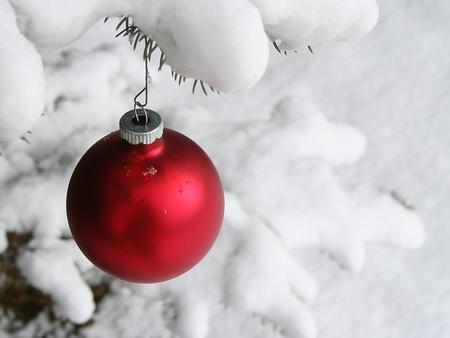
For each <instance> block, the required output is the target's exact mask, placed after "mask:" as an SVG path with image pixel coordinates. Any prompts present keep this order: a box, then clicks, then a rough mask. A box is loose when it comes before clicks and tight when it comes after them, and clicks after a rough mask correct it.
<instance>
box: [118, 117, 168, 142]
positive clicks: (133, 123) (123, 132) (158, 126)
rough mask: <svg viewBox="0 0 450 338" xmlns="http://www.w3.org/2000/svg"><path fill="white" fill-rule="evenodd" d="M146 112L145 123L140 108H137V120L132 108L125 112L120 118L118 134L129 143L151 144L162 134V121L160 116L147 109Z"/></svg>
mask: <svg viewBox="0 0 450 338" xmlns="http://www.w3.org/2000/svg"><path fill="white" fill-rule="evenodd" d="M145 111H146V113H147V117H148V118H147V123H145V121H146V119H145V114H143V112H142V109H138V111H137V112H138V116H139V120H137V119H136V115H135V112H134V109H133V110H130V111H129V112H126V113H125V114H123V116H122V117H121V118H120V122H119V126H120V136H121V137H122V138H123V139H124V140H126V141H127V142H128V143H130V144H151V143H153V142H155V141H156V139H158V138H161V137H162V135H163V129H164V125H163V121H162V119H161V116H160V115H159V114H158V113H157V112H155V111H153V110H149V109H145Z"/></svg>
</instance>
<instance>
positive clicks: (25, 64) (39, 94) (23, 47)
mask: <svg viewBox="0 0 450 338" xmlns="http://www.w3.org/2000/svg"><path fill="white" fill-rule="evenodd" d="M0 13H2V15H1V18H2V20H0V30H1V31H2V35H3V37H2V39H1V40H0V50H1V53H0V74H1V80H0V145H1V142H5V141H8V140H10V139H12V138H17V137H20V136H23V135H24V134H25V133H26V132H27V131H28V130H30V129H31V127H32V126H33V124H34V122H35V121H36V120H37V118H38V117H39V115H40V114H41V113H42V112H43V109H44V97H45V94H44V93H45V83H44V71H43V66H42V61H41V58H40V56H39V54H38V53H37V51H36V49H35V48H34V46H33V44H31V43H30V42H29V41H28V40H27V39H25V37H24V36H23V35H22V34H21V33H20V32H19V30H18V28H17V26H16V17H15V14H14V11H13V9H12V8H11V6H10V4H9V3H8V1H7V0H1V1H0Z"/></svg>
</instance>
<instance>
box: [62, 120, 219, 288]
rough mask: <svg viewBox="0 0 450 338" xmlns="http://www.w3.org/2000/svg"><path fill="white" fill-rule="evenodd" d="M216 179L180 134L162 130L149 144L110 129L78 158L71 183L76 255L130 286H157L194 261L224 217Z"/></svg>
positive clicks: (193, 145) (69, 206)
mask: <svg viewBox="0 0 450 338" xmlns="http://www.w3.org/2000/svg"><path fill="white" fill-rule="evenodd" d="M223 212H224V196H223V189H222V185H221V182H220V178H219V175H218V173H217V171H216V169H215V167H214V165H213V163H212V162H211V160H210V159H209V157H208V156H207V155H206V153H205V152H204V151H203V150H202V149H201V148H200V147H199V146H198V145H197V144H196V143H194V142H193V141H192V140H190V139H189V138H187V137H186V136H184V135H182V134H180V133H178V132H176V131H173V130H170V129H167V128H166V129H164V134H163V137H162V138H160V139H158V140H156V141H155V142H153V143H152V144H149V145H143V144H140V145H131V144H129V143H128V142H127V141H125V140H123V139H121V137H120V134H119V132H118V131H117V132H114V133H112V134H110V135H108V136H106V137H104V138H102V139H101V140H99V141H98V142H97V143H95V144H94V145H93V146H92V147H91V148H90V149H89V150H88V151H87V152H86V154H85V155H84V156H83V157H82V158H81V160H80V162H79V163H78V164H77V166H76V168H75V171H74V173H73V175H72V178H71V180H70V184H69V189H68V193H67V217H68V221H69V226H70V230H71V231H72V234H73V237H74V239H75V241H76V243H77V244H78V246H79V247H80V249H81V250H82V252H83V253H84V254H85V255H86V256H87V257H88V258H89V260H90V261H91V262H92V263H94V264H95V265H96V266H98V267H99V268H101V269H103V270H104V271H106V272H108V273H110V274H111V275H113V276H116V277H118V278H121V279H124V280H128V281H132V282H160V281H164V280H167V279H170V278H173V277H176V276H178V275H180V274H182V273H184V272H186V271H187V270H189V269H190V268H192V267H193V266H194V265H195V264H197V263H198V262H199V261H200V260H201V259H202V258H203V257H204V256H205V255H206V253H207V252H208V250H209V249H210V248H211V246H212V245H213V243H214V241H215V239H216V237H217V235H218V233H219V230H220V226H221V224H222V220H223Z"/></svg>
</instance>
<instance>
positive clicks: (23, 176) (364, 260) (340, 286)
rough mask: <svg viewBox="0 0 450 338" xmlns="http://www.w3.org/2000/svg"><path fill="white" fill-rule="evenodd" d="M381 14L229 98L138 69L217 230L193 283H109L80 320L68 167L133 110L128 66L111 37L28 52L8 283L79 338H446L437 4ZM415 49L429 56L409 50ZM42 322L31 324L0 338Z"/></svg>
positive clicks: (442, 66)
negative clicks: (356, 32)
mask: <svg viewBox="0 0 450 338" xmlns="http://www.w3.org/2000/svg"><path fill="white" fill-rule="evenodd" d="M381 5H382V6H381V8H383V9H384V12H385V13H387V14H385V16H384V17H382V21H381V23H380V26H379V27H378V28H377V29H376V30H375V32H374V34H373V35H370V36H369V37H368V38H367V39H366V40H364V41H361V42H357V43H355V44H352V45H349V44H346V45H332V44H330V45H324V46H321V47H319V49H316V48H315V54H314V55H309V54H307V53H306V52H304V53H299V54H298V55H297V56H296V57H294V56H288V57H287V58H286V57H282V56H279V55H278V54H276V55H275V53H274V55H273V57H272V61H271V64H270V66H269V68H268V69H267V71H266V73H265V75H264V78H263V80H262V81H261V82H260V83H259V84H258V85H256V86H255V88H254V89H253V90H251V91H250V92H249V93H247V94H246V95H243V96H241V97H239V98H236V97H232V96H214V97H211V96H209V97H204V96H202V95H201V94H200V93H197V94H196V95H191V94H190V88H188V87H186V86H182V87H181V88H179V87H178V86H177V85H175V84H174V83H173V81H171V79H170V71H169V69H168V68H164V69H163V71H162V72H161V73H160V74H159V75H158V74H156V71H155V65H152V69H151V74H152V77H153V80H154V81H153V83H154V85H153V86H152V89H151V93H150V105H151V107H152V108H154V109H156V110H158V111H159V112H161V113H162V114H163V117H164V119H165V123H166V124H167V125H168V126H170V127H171V128H175V129H178V130H180V131H182V132H184V133H185V134H187V135H188V136H190V137H191V138H193V139H194V140H196V141H197V142H198V143H199V144H201V145H202V146H203V147H204V149H205V150H206V151H207V152H208V153H209V154H210V155H211V157H212V158H213V159H214V161H215V163H216V164H217V167H218V169H219V171H220V173H221V175H222V178H223V180H224V186H225V189H226V191H227V194H226V208H227V211H226V217H225V223H224V226H223V231H222V232H221V234H220V236H219V239H218V241H217V243H216V245H215V246H214V248H213V250H212V251H211V252H210V254H209V255H208V256H207V257H206V258H205V260H204V261H202V263H201V264H200V265H198V266H197V267H195V268H194V269H193V270H192V271H191V272H189V273H187V274H185V275H183V276H182V277H180V278H179V279H175V280H173V281H170V282H167V283H163V284H158V285H144V286H143V285H133V284H128V283H123V282H121V281H118V280H115V281H113V286H112V291H111V294H110V295H108V296H107V297H106V298H105V299H104V300H103V301H102V302H101V303H100V304H99V305H98V307H97V311H96V312H95V313H93V303H92V295H90V291H89V289H88V288H87V287H86V283H87V282H88V281H89V280H90V278H91V277H92V275H95V276H100V277H101V278H108V277H105V276H103V275H102V274H101V272H100V271H98V270H97V269H95V268H94V267H91V266H90V264H89V263H88V262H86V261H85V260H83V257H82V256H81V254H80V253H79V251H77V250H76V247H75V245H74V243H73V242H72V241H71V240H67V239H62V238H61V236H64V238H65V236H67V235H68V229H67V224H66V220H65V216H64V206H63V204H64V194H65V190H66V187H67V180H68V177H69V175H70V173H71V171H72V169H73V167H74V165H75V163H76V161H77V160H78V159H79V158H80V157H81V155H82V154H83V152H84V151H85V150H86V149H87V148H88V147H89V146H90V144H92V143H93V142H94V141H96V140H97V139H99V138H100V137H102V136H103V135H105V134H106V133H108V132H110V131H111V130H113V129H116V128H117V122H118V118H119V116H120V115H121V114H122V113H123V112H124V111H126V110H128V109H130V107H131V106H132V100H131V99H132V97H133V94H135V93H136V92H137V91H138V90H139V89H140V88H141V86H142V72H143V68H142V67H143V64H142V62H141V61H140V60H139V56H137V55H135V54H134V53H133V52H132V51H131V50H130V49H131V48H130V46H129V45H128V44H127V42H126V41H124V40H114V39H112V38H111V37H112V35H113V34H114V29H113V25H114V24H113V23H109V24H107V25H103V24H97V25H96V26H95V27H94V28H93V30H91V31H90V32H89V33H88V35H87V36H85V37H84V38H83V39H82V40H81V41H79V42H78V43H76V44H75V45H72V46H70V47H68V48H66V49H63V50H61V51H53V52H52V51H46V52H45V53H44V52H42V54H43V57H44V60H45V64H46V66H47V67H46V81H47V84H48V90H47V92H46V95H47V98H46V102H47V103H46V111H47V114H46V115H45V116H43V117H41V118H40V119H39V120H38V122H37V124H36V125H35V126H34V127H33V129H32V132H33V134H31V135H28V138H29V140H30V142H31V144H30V145H28V144H26V143H24V142H23V141H21V140H17V139H13V140H12V141H10V142H9V143H8V144H6V145H4V149H3V151H2V152H3V153H4V157H2V158H0V189H1V191H2V194H1V195H0V199H1V201H0V227H1V230H2V231H3V232H4V231H5V230H8V231H10V230H17V231H32V232H33V233H34V235H35V240H33V242H32V243H30V244H29V245H28V246H27V247H26V248H24V251H23V253H22V254H21V256H20V259H19V261H20V268H21V271H22V272H23V273H24V275H25V276H26V277H27V278H28V280H29V281H30V283H32V284H33V285H35V286H36V287H38V288H40V289H41V290H43V291H44V292H46V293H48V294H50V295H51V296H52V299H54V301H55V312H56V313H57V314H58V316H60V317H62V318H69V319H70V320H72V321H75V322H83V321H85V320H87V319H88V318H90V317H91V316H92V318H93V321H94V323H93V325H91V326H87V327H85V328H83V329H81V331H82V334H84V335H86V336H87V337H105V336H118V337H142V336H152V335H153V336H155V337H170V336H173V335H174V334H178V335H179V336H181V337H215V338H221V337H271V338H272V337H302V336H303V337H314V336H319V337H325V338H327V337H347V336H356V337H360V336H361V337H362V336H364V337H368V338H372V337H380V336H382V337H388V338H390V337H393V338H394V337H438V338H441V337H442V338H444V337H447V336H448V333H449V332H450V322H449V320H448V318H447V317H448V313H449V311H450V308H449V302H446V301H445V300H446V297H447V295H448V292H449V289H448V282H447V281H448V278H447V275H448V272H449V271H448V259H449V258H450V251H449V250H448V246H447V242H446V241H447V238H448V234H449V233H448V226H447V225H448V217H449V216H450V215H449V214H448V208H447V207H446V204H447V201H448V197H449V195H448V191H450V187H449V184H448V179H447V177H448V172H449V168H450V163H449V160H448V156H445V154H446V152H448V151H447V150H448V147H449V144H450V143H449V138H448V130H447V129H448V128H447V125H448V117H447V114H446V112H447V110H448V107H449V102H448V97H447V95H446V92H445V88H447V87H448V83H450V80H449V73H448V71H446V70H447V69H448V65H447V64H448V47H446V46H447V45H445V44H443V43H442V42H443V41H446V40H445V38H446V36H447V32H448V28H449V26H448V23H447V21H446V19H445V12H447V13H448V9H449V7H448V5H447V4H445V2H444V1H441V2H440V3H439V6H440V9H441V10H440V11H436V13H433V14H431V11H430V8H429V7H430V5H427V4H426V3H423V2H414V1H413V2H410V1H406V0H404V1H400V2H396V3H392V2H388V1H383V2H382V3H381ZM445 9H446V10H445ZM438 12H439V13H438ZM2 13H3V12H2ZM424 13H425V14H424ZM434 22H437V23H439V24H440V25H442V28H440V29H437V28H436V26H435V25H434V24H433V23H434ZM265 25H266V24H265ZM400 27H403V29H405V30H406V32H407V33H408V37H409V39H406V40H405V39H404V34H406V33H400V29H399V28H400ZM405 27H406V28H405ZM266 29H267V28H266ZM425 42H426V43H428V45H429V46H434V47H435V48H420V49H418V47H417V46H422V45H423V44H424V43H425ZM438 44H439V45H438ZM413 51H414V53H413ZM405 55H408V58H406V57H405ZM424 61H427V62H424ZM418 69H420V72H417V70H418ZM399 79H404V80H403V81H399ZM416 79H418V80H416ZM430 88H433V90H430ZM0 116H1V114H0ZM391 191H395V192H396V193H397V194H393V193H392V194H391ZM397 195H400V196H401V197H402V198H403V199H405V200H406V201H407V202H408V204H411V205H413V206H414V207H415V210H412V209H408V208H406V207H405V206H404V205H403V204H402V202H400V201H399V200H398V197H396V196H397ZM419 216H420V217H419ZM421 220H423V222H424V223H425V224H426V228H427V241H426V245H425V246H424V247H423V248H422V249H420V250H418V251H416V252H410V251H402V250H398V249H396V248H397V247H401V248H417V247H419V246H420V245H421V244H422V243H423V241H424V237H425V234H424V227H423V225H422V221H421ZM367 243H378V244H383V243H384V244H388V246H379V245H376V246H374V245H369V246H367ZM391 246H392V247H391ZM330 254H331V255H332V256H330ZM330 258H331V259H330ZM336 260H337V261H338V263H336ZM44 262H45V264H44ZM363 265H365V266H364V268H363ZM43 266H44V268H42V267H43ZM342 266H343V267H344V268H342ZM43 269H45V271H46V275H44V276H42V270H43ZM349 269H350V270H352V271H354V272H358V274H351V273H349ZM66 271H67V273H66ZM39 272H41V273H39ZM73 295H76V296H77V297H78V298H77V300H76V301H75V300H74V299H75V298H74V296H73ZM143 318H145V320H143ZM55 325H56V324H55V323H52V322H49V321H48V319H46V318H43V317H42V316H40V317H38V318H37V319H36V320H35V321H32V322H31V323H29V324H28V325H27V326H26V327H25V328H24V329H23V330H21V331H20V330H19V331H18V332H16V333H15V334H11V336H17V337H20V336H21V337H27V336H33V334H32V332H36V331H38V330H41V331H40V332H42V330H44V331H45V330H47V331H51V330H53V329H54V326H55ZM61 330H62V329H59V331H58V332H60V333H59V336H61V337H64V336H65V333H64V331H62V332H61ZM30 332H31V333H30ZM52 332H54V331H52ZM5 334H6V333H5Z"/></svg>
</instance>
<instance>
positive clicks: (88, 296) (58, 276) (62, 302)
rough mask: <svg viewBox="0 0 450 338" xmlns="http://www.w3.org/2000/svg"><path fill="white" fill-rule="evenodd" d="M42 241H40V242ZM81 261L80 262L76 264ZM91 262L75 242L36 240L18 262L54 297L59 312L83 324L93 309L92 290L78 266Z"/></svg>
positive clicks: (26, 273)
mask: <svg viewBox="0 0 450 338" xmlns="http://www.w3.org/2000/svg"><path fill="white" fill-rule="evenodd" d="M38 242H40V243H38ZM77 263H78V264H77ZM83 265H84V266H85V267H86V266H90V263H88V262H87V260H86V258H84V257H83V256H82V255H81V253H80V252H79V251H78V250H77V249H76V248H75V245H74V243H73V242H72V241H71V242H69V243H64V242H61V241H57V240H49V239H47V238H45V239H43V240H37V241H35V243H31V245H30V246H29V251H26V252H24V253H22V254H21V256H20V257H19V260H18V266H19V268H20V270H21V272H22V274H23V275H24V276H25V277H26V278H27V279H28V280H29V281H30V283H31V285H33V286H34V287H36V288H38V289H40V290H41V291H42V292H44V293H46V294H49V295H50V296H52V298H53V299H54V302H55V304H54V311H55V314H56V315H57V316H63V317H66V318H69V319H70V320H71V321H72V322H74V323H77V324H82V323H84V322H86V321H87V320H89V318H91V316H92V315H93V313H94V308H95V305H94V301H93V296H92V293H91V290H90V289H89V287H88V286H87V285H86V283H85V282H84V281H83V279H82V278H81V276H80V273H79V270H78V268H77V266H80V267H82V266H83Z"/></svg>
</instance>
